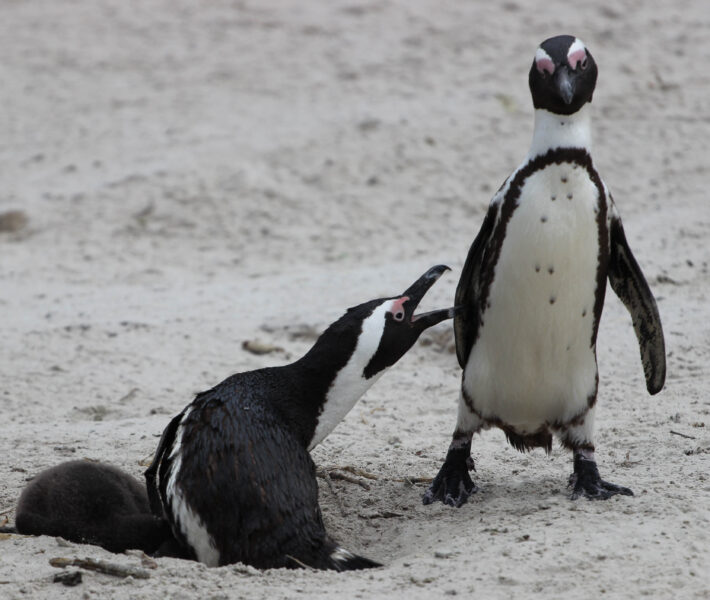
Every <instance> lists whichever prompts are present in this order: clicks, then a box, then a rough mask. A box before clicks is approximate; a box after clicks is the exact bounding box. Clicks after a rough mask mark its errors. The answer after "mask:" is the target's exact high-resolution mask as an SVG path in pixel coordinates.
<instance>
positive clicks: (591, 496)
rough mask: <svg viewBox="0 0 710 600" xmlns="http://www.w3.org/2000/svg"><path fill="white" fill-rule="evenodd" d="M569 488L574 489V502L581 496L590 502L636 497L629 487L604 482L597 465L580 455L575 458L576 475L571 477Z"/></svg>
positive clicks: (572, 496) (572, 497) (573, 474)
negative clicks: (618, 496)
mask: <svg viewBox="0 0 710 600" xmlns="http://www.w3.org/2000/svg"><path fill="white" fill-rule="evenodd" d="M569 487H571V488H572V495H571V499H572V500H576V499H577V498H579V497H581V496H584V497H585V498H587V499H588V500H608V499H609V498H611V497H612V496H615V495H617V494H621V495H622V496H633V495H634V493H633V492H632V491H631V490H630V489H629V488H627V487H623V486H620V485H616V484H614V483H609V482H608V481H604V480H603V479H602V478H601V477H600V475H599V469H597V463H596V462H594V461H593V460H588V459H585V458H583V457H582V456H579V455H576V456H575V457H574V473H572V475H570V477H569Z"/></svg>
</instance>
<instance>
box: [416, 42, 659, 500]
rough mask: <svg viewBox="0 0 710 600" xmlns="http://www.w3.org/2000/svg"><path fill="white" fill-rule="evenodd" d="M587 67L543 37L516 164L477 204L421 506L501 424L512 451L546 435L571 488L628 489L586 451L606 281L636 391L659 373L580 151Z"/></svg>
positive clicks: (607, 214) (586, 118)
mask: <svg viewBox="0 0 710 600" xmlns="http://www.w3.org/2000/svg"><path fill="white" fill-rule="evenodd" d="M596 79H597V65H596V63H595V62H594V59H593V58H592V55H591V53H590V52H589V50H588V49H587V48H586V46H585V45H584V44H583V43H582V42H581V41H580V40H579V39H577V38H575V37H572V36H568V35H563V36H557V37H553V38H550V39H548V40H545V41H544V42H543V43H542V44H541V45H540V46H539V47H538V49H537V52H536V53H535V58H534V60H533V63H532V66H531V68H530V74H529V84H530V91H531V92H532V99H533V104H534V106H535V129H534V133H533V139H532V144H531V147H530V151H529V153H528V156H527V158H526V160H525V161H524V162H523V163H522V164H521V165H520V166H519V167H518V168H517V169H516V170H515V171H514V172H513V174H512V175H511V176H510V177H508V179H507V180H506V181H505V182H504V183H503V185H502V186H501V188H500V190H498V192H497V193H496V195H495V196H494V197H493V200H492V201H491V204H490V207H489V209H488V213H487V215H486V217H485V219H484V220H483V225H482V226H481V229H480V231H479V233H478V235H477V237H476V239H475V240H474V241H473V244H472V245H471V248H470V250H469V253H468V257H467V258H466V263H465V265H464V268H463V272H462V273H461V279H460V281H459V284H458V287H457V289H456V305H457V310H458V311H459V312H457V315H456V318H455V319H454V331H455V336H456V353H457V355H458V359H459V363H460V364H461V368H462V369H463V377H462V380H461V394H460V399H459V411H458V421H457V423H456V429H455V431H454V435H453V439H452V441H451V444H450V446H449V450H448V453H447V455H446V459H445V461H444V464H443V465H442V467H441V470H440V471H439V474H438V475H437V476H436V478H435V479H434V482H433V483H432V485H431V487H430V488H429V490H428V491H427V492H426V494H425V495H424V498H423V500H424V503H425V504H429V503H431V502H433V501H435V500H441V501H443V502H444V503H445V504H449V505H453V506H461V504H463V503H464V502H466V499H467V498H468V496H469V495H470V494H471V493H472V492H474V491H476V486H475V484H474V482H473V481H472V480H471V477H470V476H469V473H468V471H469V469H472V468H473V460H472V458H471V456H470V452H471V439H472V436H473V434H474V433H476V432H478V431H481V430H482V429H488V428H490V427H499V428H500V429H502V430H503V431H504V432H505V434H506V436H507V438H508V441H509V442H510V443H511V444H512V445H513V446H514V447H515V448H517V449H518V450H521V451H525V450H529V449H531V448H535V447H542V448H544V449H546V450H547V451H548V452H549V451H550V449H551V446H552V436H553V434H554V435H556V436H557V437H558V438H559V439H560V441H561V443H562V444H563V445H564V446H565V447H566V448H569V449H570V450H571V451H572V453H573V456H574V473H573V475H572V477H571V478H570V484H571V486H572V487H573V492H572V497H573V498H577V497H579V496H584V497H586V498H590V499H606V498H609V497H611V496H613V495H615V494H624V495H631V494H632V492H631V490H630V489H629V488H626V487H622V486H619V485H615V484H613V483H609V482H607V481H604V480H603V479H602V478H601V477H600V475H599V471H598V469H597V464H596V461H595V458H594V449H595V446H594V437H593V426H594V412H595V405H596V399H597V387H598V371H597V361H596V341H597V331H598V329H599V320H600V318H601V314H602V308H603V306H604V295H605V291H606V282H607V279H608V280H609V283H610V284H611V287H612V289H613V290H614V292H616V295H617V296H618V297H619V299H620V300H621V301H622V302H623V303H624V305H625V306H626V308H627V309H628V310H629V312H630V313H631V317H632V321H633V326H634V329H635V331H636V336H637V338H638V341H639V345H640V347H641V359H642V362H643V368H644V373H645V376H646V386H647V388H648V391H649V393H651V394H656V393H657V392H659V391H660V390H661V388H662V387H663V383H664V380H665V374H666V363H665V349H664V340H663V329H662V327H661V320H660V317H659V314H658V309H657V307H656V302H655V300H654V298H653V294H652V293H651V290H650V289H649V287H648V284H647V283H646V280H645V279H644V276H643V273H642V272H641V269H640V268H639V266H638V264H637V263H636V260H635V259H634V256H633V254H632V253H631V249H630V248H629V245H628V243H627V241H626V236H625V235H624V229H623V227H622V224H621V218H620V216H619V213H618V212H617V210H616V206H615V205H614V201H613V200H612V197H611V194H609V192H608V190H607V188H606V185H605V184H604V182H603V181H602V179H601V177H600V176H599V173H598V172H597V170H596V168H595V167H594V164H593V162H592V157H591V150H590V146H591V126H590V110H591V107H590V103H591V101H592V93H593V92H594V87H595V83H596Z"/></svg>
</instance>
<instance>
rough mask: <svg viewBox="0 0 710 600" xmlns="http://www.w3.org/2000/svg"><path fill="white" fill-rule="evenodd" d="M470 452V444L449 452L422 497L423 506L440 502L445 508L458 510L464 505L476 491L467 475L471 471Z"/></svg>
mask: <svg viewBox="0 0 710 600" xmlns="http://www.w3.org/2000/svg"><path fill="white" fill-rule="evenodd" d="M470 450H471V445H470V444H468V446H467V447H464V448H459V449H454V450H449V452H448V454H447V455H446V460H445V461H444V464H443V465H441V469H440V470H439V473H438V474H437V476H436V477H435V478H434V481H432V483H431V485H430V486H429V489H428V490H427V491H426V492H424V495H423V496H422V502H423V503H424V504H432V503H433V502H435V501H436V500H440V501H441V502H443V503H444V504H446V505H447V506H454V507H456V508H459V507H460V506H463V505H464V504H466V501H467V500H468V497H469V496H470V495H471V494H474V493H475V492H477V491H478V488H477V487H476V484H475V483H474V482H473V480H472V479H471V476H470V475H469V474H468V472H469V470H470V469H473V459H472V458H471V456H470V454H469V452H470Z"/></svg>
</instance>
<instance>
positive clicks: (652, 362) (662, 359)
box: [608, 215, 666, 394]
mask: <svg viewBox="0 0 710 600" xmlns="http://www.w3.org/2000/svg"><path fill="white" fill-rule="evenodd" d="M609 237H610V256H609V269H608V277H609V283H610V284H611V288H612V289H613V290H614V293H616V295H617V296H618V297H619V300H621V301H622V302H623V303H624V306H626V309H627V310H628V311H629V313H630V314H631V320H632V322H633V325H634V331H635V332H636V338H637V339H638V342H639V347H640V350H641V362H642V364H643V371H644V375H645V377H646V388H647V389H648V392H649V393H650V394H657V393H658V392H660V391H661V389H662V388H663V384H664V382H665V380H666V349H665V342H664V339H663V327H662V326H661V317H660V315H659V314H658V306H656V300H655V299H654V297H653V294H652V293H651V290H650V288H649V287H648V283H647V282H646V279H645V278H644V276H643V273H642V272H641V268H640V267H639V265H638V263H637V262H636V259H635V258H634V255H633V254H632V253H631V249H630V248H629V244H628V242H627V241H626V236H625V235H624V227H623V226H622V224H621V219H620V218H619V217H618V216H617V215H612V219H611V226H610V231H609Z"/></svg>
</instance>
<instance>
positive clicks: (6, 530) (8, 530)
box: [0, 527, 17, 533]
mask: <svg viewBox="0 0 710 600" xmlns="http://www.w3.org/2000/svg"><path fill="white" fill-rule="evenodd" d="M0 533H17V529H16V528H15V527H0Z"/></svg>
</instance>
